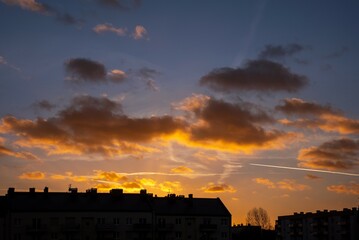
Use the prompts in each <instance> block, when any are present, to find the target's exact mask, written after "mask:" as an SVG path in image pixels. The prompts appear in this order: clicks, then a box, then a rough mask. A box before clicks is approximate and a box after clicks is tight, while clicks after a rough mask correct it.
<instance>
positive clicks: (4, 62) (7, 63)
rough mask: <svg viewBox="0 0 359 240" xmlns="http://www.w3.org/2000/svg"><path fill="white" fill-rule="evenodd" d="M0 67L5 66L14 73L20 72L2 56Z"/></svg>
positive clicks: (0, 57)
mask: <svg viewBox="0 0 359 240" xmlns="http://www.w3.org/2000/svg"><path fill="white" fill-rule="evenodd" d="M0 65H4V66H7V67H9V68H11V69H13V70H15V71H18V72H20V71H21V70H20V68H18V67H17V66H14V65H12V64H10V63H9V62H8V61H7V60H6V59H5V57H3V56H0Z"/></svg>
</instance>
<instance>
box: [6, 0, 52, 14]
mask: <svg viewBox="0 0 359 240" xmlns="http://www.w3.org/2000/svg"><path fill="white" fill-rule="evenodd" d="M2 2H4V3H5V4H8V5H16V6H19V7H21V8H23V9H26V10H30V11H33V12H41V13H43V12H46V8H45V6H44V5H42V4H41V3H38V2H37V1H36V0H2Z"/></svg>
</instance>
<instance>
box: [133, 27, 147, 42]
mask: <svg viewBox="0 0 359 240" xmlns="http://www.w3.org/2000/svg"><path fill="white" fill-rule="evenodd" d="M132 36H133V38H134V39H136V40H139V39H142V38H145V37H146V36H147V30H146V28H145V27H144V26H141V25H137V26H136V27H135V30H134V31H133V33H132Z"/></svg>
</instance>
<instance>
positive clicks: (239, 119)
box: [179, 98, 289, 152]
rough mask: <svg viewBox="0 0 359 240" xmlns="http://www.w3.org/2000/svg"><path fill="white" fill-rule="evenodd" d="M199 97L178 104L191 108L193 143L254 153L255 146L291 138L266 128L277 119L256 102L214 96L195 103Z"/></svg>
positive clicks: (274, 145)
mask: <svg viewBox="0 0 359 240" xmlns="http://www.w3.org/2000/svg"><path fill="white" fill-rule="evenodd" d="M192 99H193V98H192ZM201 99H202V100H203V99H204V98H201ZM196 100H198V98H197V99H196V98H194V99H193V100H191V99H187V100H184V102H183V104H182V105H181V104H179V106H180V108H182V109H190V110H192V112H190V113H191V114H192V115H193V116H192V118H193V120H192V121H193V123H192V124H191V126H190V140H191V141H192V142H193V143H194V144H200V145H201V146H202V147H205V148H211V147H212V148H214V149H222V150H232V151H244V152H251V151H252V150H254V149H261V148H262V149H265V148H275V147H281V144H280V141H281V140H282V139H284V138H286V137H289V135H287V134H285V133H283V132H281V131H278V130H267V129H265V128H263V126H264V125H266V124H271V123H273V122H274V119H273V118H272V117H270V116H269V115H268V114H267V113H266V112H264V111H263V110H261V109H260V108H259V107H258V106H255V105H253V104H248V103H241V104H235V103H229V102H225V101H223V100H217V99H214V98H209V99H207V100H205V101H202V100H200V101H199V102H197V103H195V104H192V103H193V102H196ZM198 103H199V104H198ZM202 104H203V105H202ZM191 108H192V109H191Z"/></svg>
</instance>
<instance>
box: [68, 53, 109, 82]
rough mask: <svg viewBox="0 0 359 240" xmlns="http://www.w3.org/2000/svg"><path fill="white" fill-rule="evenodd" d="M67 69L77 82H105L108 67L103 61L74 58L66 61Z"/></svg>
mask: <svg viewBox="0 0 359 240" xmlns="http://www.w3.org/2000/svg"><path fill="white" fill-rule="evenodd" d="M65 68H66V71H67V72H68V73H69V74H71V75H72V78H71V80H73V81H77V82H82V81H83V82H104V81H106V68H105V66H104V65H103V64H102V63H99V62H96V61H93V60H91V59H86V58H72V59H69V60H68V61H66V62H65Z"/></svg>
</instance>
